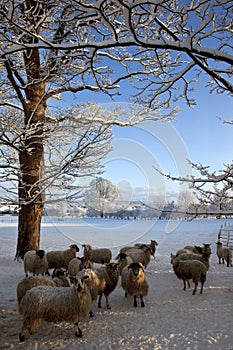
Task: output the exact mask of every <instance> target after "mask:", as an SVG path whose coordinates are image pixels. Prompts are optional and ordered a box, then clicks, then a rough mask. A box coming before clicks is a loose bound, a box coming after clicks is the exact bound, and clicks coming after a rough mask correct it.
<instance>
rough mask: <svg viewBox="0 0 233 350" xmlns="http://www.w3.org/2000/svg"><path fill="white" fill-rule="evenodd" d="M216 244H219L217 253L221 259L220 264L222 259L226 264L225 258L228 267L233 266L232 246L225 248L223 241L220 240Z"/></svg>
mask: <svg viewBox="0 0 233 350" xmlns="http://www.w3.org/2000/svg"><path fill="white" fill-rule="evenodd" d="M216 245H217V246H216V254H217V257H218V259H219V264H221V261H222V263H223V264H224V263H225V260H226V263H227V267H230V266H232V251H231V249H230V248H223V247H222V243H221V242H220V241H218V242H217V243H216Z"/></svg>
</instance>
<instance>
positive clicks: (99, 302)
mask: <svg viewBox="0 0 233 350" xmlns="http://www.w3.org/2000/svg"><path fill="white" fill-rule="evenodd" d="M102 295H103V294H100V295H99V300H98V307H99V308H101V299H102Z"/></svg>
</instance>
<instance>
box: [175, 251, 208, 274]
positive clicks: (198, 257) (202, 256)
mask: <svg viewBox="0 0 233 350" xmlns="http://www.w3.org/2000/svg"><path fill="white" fill-rule="evenodd" d="M209 257H210V255H208V254H205V253H203V254H195V253H183V254H179V255H178V256H176V255H175V256H174V255H172V254H171V263H173V261H174V260H175V259H178V260H199V261H201V262H202V263H203V264H204V265H205V266H206V268H207V270H209V268H210V263H209ZM172 258H173V259H174V260H173V259H172ZM172 260H173V261H172Z"/></svg>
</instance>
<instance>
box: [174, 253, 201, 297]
mask: <svg viewBox="0 0 233 350" xmlns="http://www.w3.org/2000/svg"><path fill="white" fill-rule="evenodd" d="M173 269H174V272H175V274H176V276H177V278H179V279H182V280H183V283H184V290H185V289H186V281H188V280H189V279H192V281H193V283H194V290H193V295H194V294H195V293H196V290H197V286H198V282H201V290H200V294H202V292H203V286H204V283H205V280H206V273H207V268H206V266H205V265H204V264H203V263H202V262H201V261H198V260H183V261H182V260H179V259H175V260H174V261H173Z"/></svg>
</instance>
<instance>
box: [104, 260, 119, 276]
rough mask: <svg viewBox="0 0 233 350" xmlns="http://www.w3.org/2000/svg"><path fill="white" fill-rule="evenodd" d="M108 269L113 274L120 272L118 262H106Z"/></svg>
mask: <svg viewBox="0 0 233 350" xmlns="http://www.w3.org/2000/svg"><path fill="white" fill-rule="evenodd" d="M105 266H106V269H107V270H110V271H111V272H112V274H113V275H114V274H117V273H118V263H114V262H112V263H105Z"/></svg>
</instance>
